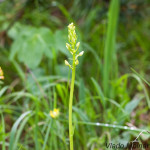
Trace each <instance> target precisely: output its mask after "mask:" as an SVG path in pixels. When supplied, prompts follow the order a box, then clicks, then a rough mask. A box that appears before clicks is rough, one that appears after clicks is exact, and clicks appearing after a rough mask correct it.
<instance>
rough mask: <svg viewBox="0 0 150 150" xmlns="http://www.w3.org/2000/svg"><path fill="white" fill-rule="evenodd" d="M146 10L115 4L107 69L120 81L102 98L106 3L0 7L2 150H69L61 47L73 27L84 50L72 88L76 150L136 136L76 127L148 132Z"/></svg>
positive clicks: (8, 2)
mask: <svg viewBox="0 0 150 150" xmlns="http://www.w3.org/2000/svg"><path fill="white" fill-rule="evenodd" d="M149 6H150V1H149V0H132V1H130V0H120V13H119V21H118V24H117V34H116V48H115V55H116V62H115V64H110V65H111V72H110V75H112V74H115V73H116V67H118V68H117V71H118V75H117V77H116V78H113V79H112V80H109V83H108V84H109V85H108V92H110V91H111V93H110V94H108V95H105V93H104V86H103V84H102V83H103V78H104V76H103V71H104V62H105V61H104V57H105V53H104V49H105V46H106V43H105V41H106V32H107V25H108V11H109V8H110V0H97V1H96V0H84V1H80V0H74V1H69V0H66V1H64V0H59V1H53V0H0V53H1V55H0V66H1V67H2V69H3V71H4V75H5V80H4V81H3V82H1V83H0V85H1V86H0V114H1V115H0V118H1V119H0V133H1V134H0V149H2V150H5V149H4V147H5V146H6V147H9V150H13V149H14V150H16V149H25V150H27V149H31V150H32V149H33V150H34V149H37V147H39V149H43V150H44V149H45V150H47V149H48V150H49V149H50V150H58V149H61V150H63V149H64V150H67V149H68V145H69V141H68V140H69V138H68V97H69V87H70V80H69V79H70V76H71V72H70V70H69V69H68V68H67V67H66V66H65V65H64V60H65V59H66V58H68V57H70V54H69V53H68V51H67V49H66V47H65V43H66V42H67V25H68V24H69V23H70V22H72V21H73V22H74V23H75V24H76V27H77V35H78V39H79V41H80V42H81V48H80V50H79V51H81V50H84V51H85V53H84V55H83V57H82V58H79V59H80V64H79V66H78V67H77V78H76V82H75V97H74V107H73V120H74V123H75V136H74V143H75V148H76V149H78V150H87V149H90V150H97V149H106V147H105V143H106V141H112V142H114V143H119V142H122V143H125V142H129V141H132V140H133V139H135V137H137V136H138V133H137V132H134V131H128V130H121V129H118V128H107V127H99V126H90V125H83V124H79V123H78V121H82V122H85V123H86V122H101V123H109V124H115V125H122V126H129V127H131V126H135V127H137V128H141V129H147V130H150V125H149V122H150V111H149V106H150V105H149V104H150V103H149V102H150V101H149V90H150V88H149V85H148V84H149V83H150V78H149V75H150V65H149V64H150V53H149V49H150V44H149V41H150V36H149V33H150V21H149V18H150V7H149ZM109 46H110V45H109ZM69 61H71V59H70V60H69ZM132 69H134V70H135V71H136V72H137V73H136V74H135V72H133V71H132ZM112 93H113V94H112ZM54 107H57V108H60V118H59V119H56V120H55V119H52V118H51V117H50V115H49V111H50V110H53V108H54ZM149 139H150V137H149V135H145V134H142V135H141V136H140V138H139V141H141V142H144V143H148V144H150V143H149V141H150V140H149ZM4 141H5V142H4ZM12 144H13V147H10V146H11V145H12ZM6 149H7V148H6Z"/></svg>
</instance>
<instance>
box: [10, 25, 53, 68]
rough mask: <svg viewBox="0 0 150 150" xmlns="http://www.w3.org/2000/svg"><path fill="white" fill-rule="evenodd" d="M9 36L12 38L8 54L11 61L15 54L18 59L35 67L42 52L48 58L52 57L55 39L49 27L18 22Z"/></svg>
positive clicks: (39, 60) (30, 66) (39, 61)
mask: <svg viewBox="0 0 150 150" xmlns="http://www.w3.org/2000/svg"><path fill="white" fill-rule="evenodd" d="M21 27H22V29H21ZM9 36H10V37H11V38H13V39H14V42H13V43H12V46H11V53H10V56H9V58H10V60H11V61H13V60H14V59H15V58H16V56H17V58H18V60H19V61H20V62H22V63H24V64H25V65H27V66H28V67H29V68H36V67H37V66H38V65H39V64H40V63H41V60H42V57H43V55H44V54H45V55H46V57H48V58H50V59H52V58H53V51H52V50H53V48H54V47H55V40H54V36H53V33H52V32H51V30H50V29H48V28H45V27H40V28H35V27H31V26H25V25H21V24H19V25H16V26H14V28H13V29H12V30H11V31H10V32H9Z"/></svg>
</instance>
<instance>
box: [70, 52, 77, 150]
mask: <svg viewBox="0 0 150 150" xmlns="http://www.w3.org/2000/svg"><path fill="white" fill-rule="evenodd" d="M72 67H73V69H72V79H71V89H70V98H69V138H70V150H73V134H74V131H73V126H72V103H73V92H74V81H75V70H76V67H75V54H73V65H72Z"/></svg>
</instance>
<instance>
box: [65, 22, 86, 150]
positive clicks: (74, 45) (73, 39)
mask: <svg viewBox="0 0 150 150" xmlns="http://www.w3.org/2000/svg"><path fill="white" fill-rule="evenodd" d="M68 41H69V43H70V44H69V43H66V47H67V49H68V50H69V52H70V53H71V54H72V65H70V64H69V62H68V61H67V60H65V65H66V66H69V68H70V69H71V70H72V79H71V89H70V97H69V139H70V150H73V134H74V128H73V125H72V104H73V93H74V81H75V72H76V66H77V65H78V64H79V61H78V57H79V56H82V55H83V53H84V51H82V52H80V53H79V51H78V49H79V46H80V42H77V35H76V32H75V26H74V24H73V23H71V24H69V25H68Z"/></svg>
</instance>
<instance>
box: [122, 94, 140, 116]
mask: <svg viewBox="0 0 150 150" xmlns="http://www.w3.org/2000/svg"><path fill="white" fill-rule="evenodd" d="M142 98H143V96H140V95H137V96H135V97H134V99H133V100H132V101H131V102H129V103H128V104H127V105H126V106H125V111H126V112H128V113H129V114H130V113H131V112H132V111H133V110H134V109H135V108H136V107H137V106H138V104H139V102H140V101H141V100H142Z"/></svg>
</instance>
